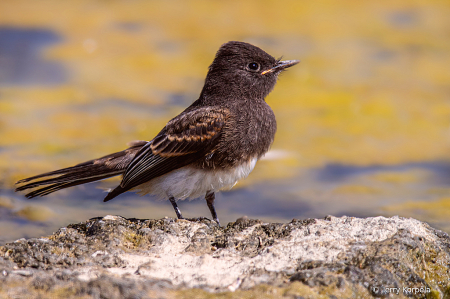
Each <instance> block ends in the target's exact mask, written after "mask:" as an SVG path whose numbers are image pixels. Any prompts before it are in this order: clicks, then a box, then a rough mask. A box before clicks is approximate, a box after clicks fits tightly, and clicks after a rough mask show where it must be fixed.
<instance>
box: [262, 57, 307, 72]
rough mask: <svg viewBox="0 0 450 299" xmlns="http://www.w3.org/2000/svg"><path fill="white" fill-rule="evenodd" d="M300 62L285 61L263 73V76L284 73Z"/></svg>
mask: <svg viewBox="0 0 450 299" xmlns="http://www.w3.org/2000/svg"><path fill="white" fill-rule="evenodd" d="M299 62H300V60H284V61H279V62H278V63H277V64H276V65H275V66H274V67H273V68H271V69H268V70H265V71H263V72H262V73H261V75H265V74H269V73H273V72H279V71H282V70H284V69H287V68H288V67H291V66H293V65H296V64H297V63H299Z"/></svg>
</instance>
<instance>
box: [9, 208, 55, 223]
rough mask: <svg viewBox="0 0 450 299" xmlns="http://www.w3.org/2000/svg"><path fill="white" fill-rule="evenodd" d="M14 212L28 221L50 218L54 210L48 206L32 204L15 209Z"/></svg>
mask: <svg viewBox="0 0 450 299" xmlns="http://www.w3.org/2000/svg"><path fill="white" fill-rule="evenodd" d="M16 214H17V215H18V216H20V217H23V218H25V219H28V220H30V221H39V222H44V221H47V220H50V219H51V218H52V217H53V215H54V212H53V211H52V210H51V209H50V208H48V207H45V206H37V205H33V206H26V207H24V208H23V209H21V210H19V211H17V212H16Z"/></svg>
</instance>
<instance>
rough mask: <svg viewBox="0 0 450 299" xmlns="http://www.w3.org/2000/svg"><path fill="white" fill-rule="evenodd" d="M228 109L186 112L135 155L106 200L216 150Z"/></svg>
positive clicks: (201, 109)
mask: <svg viewBox="0 0 450 299" xmlns="http://www.w3.org/2000/svg"><path fill="white" fill-rule="evenodd" d="M228 115H229V111H228V110H227V109H223V108H217V109H214V108H211V107H209V108H206V107H205V108H198V109H195V110H192V111H189V112H184V113H182V114H180V115H179V116H177V117H175V118H174V119H172V120H171V121H169V122H168V123H167V125H166V127H165V128H164V129H163V130H162V131H161V132H160V133H159V134H158V135H157V136H156V137H155V138H154V139H153V140H152V141H150V142H148V143H147V144H146V145H145V146H143V147H142V149H141V150H140V151H139V152H138V153H137V154H136V156H135V157H134V159H133V160H132V161H131V163H130V164H129V165H128V167H127V169H126V171H125V173H124V175H123V179H122V182H121V183H120V185H119V186H118V187H117V188H116V189H114V190H113V191H112V192H111V193H110V194H108V196H107V197H106V198H105V201H107V200H109V199H112V198H114V197H115V196H117V195H119V194H121V193H123V192H125V191H127V190H130V189H132V188H134V187H136V186H138V185H140V184H142V183H145V182H147V181H149V180H151V179H153V178H156V177H158V176H161V175H163V174H166V173H168V172H170V171H172V170H174V169H177V168H180V167H183V166H185V165H188V164H190V163H192V162H194V161H196V160H198V159H200V158H202V157H204V156H205V155H206V154H208V153H209V152H211V151H213V150H214V147H215V146H216V145H217V144H218V141H219V138H220V136H221V134H222V130H223V128H224V126H225V123H226V120H227V118H228Z"/></svg>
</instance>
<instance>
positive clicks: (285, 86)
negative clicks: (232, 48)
mask: <svg viewBox="0 0 450 299" xmlns="http://www.w3.org/2000/svg"><path fill="white" fill-rule="evenodd" d="M449 16H450V2H449V1H447V0H416V1H411V0H393V1H392V0H391V1H357V0H354V1H352V0H348V1H301V2H300V1H283V2H279V1H261V0H254V1H147V0H133V1H90V0H89V1H88V0H86V1H57V0H43V1H31V0H29V1H21V0H16V1H1V2H0V244H3V243H5V242H9V241H13V240H15V239H18V238H22V237H39V236H43V235H46V234H50V233H52V232H54V231H56V229H57V228H59V227H61V226H65V225H67V224H69V223H73V222H80V221H84V220H86V219H88V218H90V217H96V216H105V215H108V214H113V215H121V216H124V217H135V218H162V217H164V216H169V217H175V214H174V212H173V209H172V206H171V205H170V203H169V202H161V201H157V200H155V199H154V198H151V197H149V196H146V197H139V196H137V195H135V194H132V193H126V194H124V195H122V196H119V197H118V198H115V199H114V200H112V201H111V202H108V203H103V202H102V199H103V197H104V196H105V194H106V193H104V190H103V189H105V188H110V187H113V186H114V185H115V184H117V183H118V182H119V180H118V179H115V180H109V181H104V182H100V183H93V184H88V185H86V186H81V187H75V188H71V189H67V190H63V191H60V192H57V193H54V194H52V195H50V196H47V197H43V198H37V199H33V200H26V199H25V197H24V196H23V194H18V193H14V192H13V189H14V182H15V181H17V180H19V179H22V178H24V177H28V176H31V175H36V174H39V173H42V172H47V171H50V170H55V169H59V168H63V167H68V166H71V165H74V164H76V163H79V162H83V161H86V160H90V159H92V158H97V157H100V156H103V155H105V154H109V153H111V152H114V151H120V150H122V149H125V148H126V144H127V142H129V141H132V140H150V139H151V138H153V136H154V135H155V134H156V133H157V132H159V130H160V129H161V128H162V126H164V125H165V123H166V122H167V121H168V120H169V119H171V118H172V117H174V116H175V115H176V114H178V113H179V112H181V111H182V110H183V109H184V108H185V107H187V106H188V105H189V104H190V103H192V102H193V101H194V100H196V99H197V96H198V95H199V93H200V90H201V88H202V85H203V80H204V78H205V75H206V72H207V68H208V66H209V64H210V63H211V62H212V60H213V58H214V55H215V52H216V51H217V50H218V48H219V47H220V45H221V44H223V43H225V42H227V41H230V40H239V41H246V42H249V43H252V44H254V45H256V46H259V47H261V48H262V49H264V50H265V51H267V52H268V53H269V54H271V55H273V56H275V57H280V56H283V58H285V59H300V60H301V63H300V64H298V65H297V66H295V67H293V68H290V69H289V70H288V71H287V72H285V73H283V74H282V76H281V77H280V80H279V82H278V84H277V86H276V88H275V90H274V91H273V92H272V93H271V94H270V95H269V96H268V98H267V102H268V103H269V105H270V106H271V107H272V108H273V110H274V112H275V114H276V116H277V120H278V132H277V135H276V138H275V143H274V145H273V147H272V151H271V152H270V153H269V154H268V155H267V156H266V158H265V159H264V160H262V161H260V162H259V163H258V164H257V166H256V168H255V170H254V171H253V172H252V173H251V175H250V176H249V177H248V178H247V179H246V180H244V181H242V182H240V183H239V184H238V185H237V186H236V187H235V188H234V189H232V190H231V191H229V192H222V193H220V194H219V195H218V196H217V200H216V207H217V211H218V214H219V217H220V219H221V222H222V224H223V225H226V224H227V222H229V221H234V220H236V218H238V217H242V216H244V215H247V216H248V217H250V218H260V219H263V220H264V221H283V222H286V221H290V220H291V219H292V218H306V217H324V216H326V215H329V214H331V215H335V216H341V215H349V216H358V217H366V216H379V215H383V216H393V215H399V216H402V217H415V218H418V219H420V220H423V221H426V222H428V223H430V224H431V225H432V226H434V227H437V228H440V229H443V230H445V231H447V232H450V151H449V149H450V67H449V66H450V18H449ZM179 205H180V208H181V210H182V212H183V215H184V216H185V217H196V216H208V217H209V211H208V209H207V206H206V204H205V202H204V199H199V200H193V201H190V202H188V201H184V202H180V203H179Z"/></svg>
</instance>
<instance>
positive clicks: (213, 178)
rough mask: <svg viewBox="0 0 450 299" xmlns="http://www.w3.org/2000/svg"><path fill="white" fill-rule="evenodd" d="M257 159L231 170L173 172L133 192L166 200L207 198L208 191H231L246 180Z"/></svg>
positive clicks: (134, 189)
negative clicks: (238, 183)
mask: <svg viewBox="0 0 450 299" xmlns="http://www.w3.org/2000/svg"><path fill="white" fill-rule="evenodd" d="M256 161H257V159H256V158H254V159H252V160H250V161H249V162H248V163H246V164H243V165H240V166H237V167H235V168H233V169H229V170H218V169H215V170H205V169H197V168H194V167H191V166H184V167H182V168H179V169H176V170H174V171H171V172H169V173H167V174H165V175H162V176H160V177H157V178H154V179H153V180H151V181H149V182H146V183H143V184H141V185H139V186H137V187H135V188H133V189H132V191H135V192H137V193H138V194H140V195H145V194H152V195H156V196H158V197H159V198H162V199H166V198H168V197H169V196H173V197H174V198H175V199H186V198H191V199H193V198H197V197H201V196H205V194H206V192H208V191H213V192H216V191H219V190H222V189H231V188H232V187H233V186H234V185H235V184H236V183H237V182H238V181H239V180H241V179H243V178H246V177H247V176H248V175H249V174H250V172H251V171H252V170H253V168H254V167H255V164H256Z"/></svg>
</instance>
